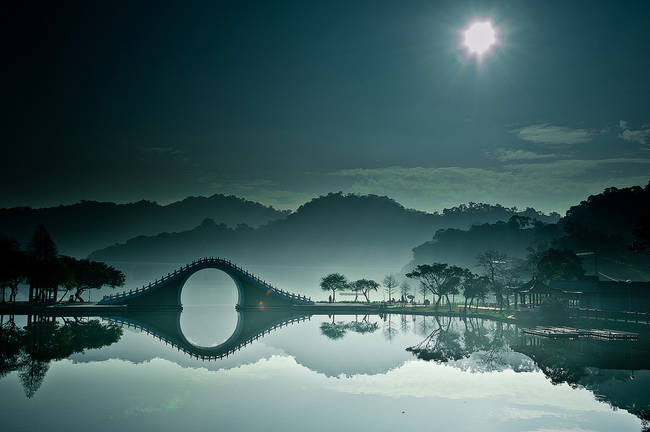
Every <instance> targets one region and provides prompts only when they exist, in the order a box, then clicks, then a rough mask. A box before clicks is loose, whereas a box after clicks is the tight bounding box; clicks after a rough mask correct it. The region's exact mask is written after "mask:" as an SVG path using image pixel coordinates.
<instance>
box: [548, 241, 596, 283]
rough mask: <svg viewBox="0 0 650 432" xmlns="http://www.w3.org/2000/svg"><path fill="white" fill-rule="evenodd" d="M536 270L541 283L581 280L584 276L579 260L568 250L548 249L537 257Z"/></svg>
mask: <svg viewBox="0 0 650 432" xmlns="http://www.w3.org/2000/svg"><path fill="white" fill-rule="evenodd" d="M537 270H538V275H537V277H538V278H539V279H540V280H542V281H549V280H554V279H564V280H570V279H582V277H583V276H584V274H585V270H584V269H583V268H582V262H581V261H580V258H579V257H578V256H577V255H576V254H575V252H573V251H572V250H569V249H562V250H560V249H554V248H550V249H548V250H547V251H546V252H544V253H542V254H541V255H540V256H539V258H538V261H537Z"/></svg>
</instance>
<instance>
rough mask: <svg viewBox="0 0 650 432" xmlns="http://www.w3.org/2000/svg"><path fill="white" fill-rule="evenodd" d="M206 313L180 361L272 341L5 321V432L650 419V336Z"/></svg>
mask: <svg viewBox="0 0 650 432" xmlns="http://www.w3.org/2000/svg"><path fill="white" fill-rule="evenodd" d="M189 292H191V290H190V291H189ZM197 292H200V290H199V291H197ZM183 295H184V296H185V293H184V294H183ZM188 295H189V294H188ZM229 295H230V294H229ZM233 298H234V294H233ZM190 300H192V299H191V298H190V297H188V298H184V303H185V302H187V303H188V304H190V303H192V301H190ZM194 300H195V302H194V303H195V305H194V306H191V305H190V306H186V307H185V309H184V311H183V313H182V314H181V315H180V317H179V318H178V320H177V321H178V322H179V325H178V326H177V327H176V328H177V332H176V336H173V337H177V335H179V334H182V337H183V338H184V340H186V342H187V343H186V344H185V345H183V346H182V347H181V348H185V347H187V346H193V345H197V346H201V347H202V348H201V349H200V350H203V351H202V352H204V353H205V352H212V353H216V355H221V354H223V352H222V351H220V349H225V348H228V347H233V346H237V343H239V342H241V341H242V340H244V339H246V338H247V335H248V334H247V333H246V332H247V331H248V330H250V329H252V330H253V331H255V330H256V329H260V328H262V329H263V330H264V328H267V327H268V328H271V327H273V326H275V327H276V328H275V329H274V330H270V331H269V332H268V333H267V332H266V331H265V330H264V336H263V337H260V338H259V339H257V340H253V341H252V342H250V343H247V344H246V345H245V346H241V347H238V349H237V350H236V351H235V352H233V353H231V354H229V355H228V356H227V357H224V358H221V359H211V360H210V361H204V360H201V359H200V358H199V359H197V358H193V357H191V356H190V354H188V353H186V352H183V351H180V350H179V346H173V345H170V342H172V341H171V339H170V338H172V336H170V335H169V334H167V335H166V336H164V335H163V339H165V337H166V338H167V342H165V341H164V340H159V339H157V338H156V337H154V336H153V335H151V334H147V333H146V332H145V331H143V330H141V328H134V327H127V326H126V325H123V324H119V325H118V324H115V321H113V320H110V319H100V318H78V319H76V320H75V319H74V318H65V319H63V318H57V319H55V320H53V319H49V320H46V319H41V320H40V321H38V320H37V322H32V323H30V324H29V325H28V323H27V317H24V316H17V317H15V321H14V322H15V328H14V329H13V330H12V329H11V328H10V326H9V325H7V322H6V321H7V317H6V316H5V317H4V318H3V320H4V323H5V325H4V327H3V334H2V344H1V345H2V364H1V366H2V377H1V378H0V416H1V418H2V430H6V431H14V430H16V431H20V430H25V431H36V430H66V431H76V430H83V431H88V430H93V431H104V430H105V431H115V430H174V431H178V430H197V431H203V430H208V429H210V430H264V431H267V430H268V431H272V430H278V431H305V430H315V431H320V430H322V431H328V432H331V431H332V430H374V431H395V430H423V429H433V428H435V429H437V430H471V431H476V430H498V431H585V430H594V431H627V430H630V431H639V430H642V429H643V425H642V421H641V419H640V418H641V417H643V416H647V411H646V414H643V411H644V410H647V409H648V408H649V407H650V390H648V389H650V371H649V370H648V369H650V368H649V367H648V366H649V363H650V361H649V356H648V343H647V340H646V339H645V338H642V339H641V340H639V341H637V342H606V341H596V340H579V341H552V340H548V339H539V338H535V337H530V336H527V335H525V334H523V333H522V332H521V330H520V329H518V328H517V327H516V326H514V325H506V324H501V323H497V322H492V321H485V320H477V319H472V320H467V321H463V320H460V319H455V318H454V319H451V318H435V317H422V316H407V315H387V316H377V315H371V316H362V315H357V316H355V315H348V316H342V315H337V316H334V317H330V316H327V315H324V316H311V317H303V318H307V319H306V320H304V321H296V322H294V323H293V324H286V325H282V323H283V321H285V320H291V319H294V320H296V319H298V318H300V317H295V316H293V317H291V316H285V317H284V318H283V317H282V316H275V315H274V316H270V315H268V314H267V315H260V313H259V312H258V313H255V312H253V313H249V314H238V313H237V312H236V311H235V310H234V307H233V304H234V302H232V303H228V304H221V305H217V304H214V303H210V301H211V300H214V299H207V298H204V297H202V296H201V295H200V294H197V297H196V298H195V299H194ZM220 300H223V298H221V299H220ZM199 305H201V306H199ZM251 314H252V315H251ZM262 314H264V313H262ZM170 317H171V318H170ZM136 318H137V319H136ZM129 319H131V320H132V321H138V323H139V324H138V325H141V326H143V327H147V326H149V327H148V328H149V330H151V329H152V328H154V327H155V326H157V325H158V326H161V327H159V329H160V328H166V329H168V330H169V329H171V330H169V332H173V328H175V327H174V325H169V326H167V327H165V325H164V322H168V323H174V322H176V321H174V319H176V318H174V317H173V316H171V315H169V316H167V317H165V316H156V315H153V314H150V316H149V317H142V316H138V317H135V318H134V316H131V317H130V318H129ZM178 329H180V331H178ZM242 329H244V330H242ZM169 332H168V333H169ZM237 332H240V339H241V340H239V341H237V340H233V338H232V337H231V336H232V335H233V333H235V334H237ZM159 336H160V335H159ZM235 339H237V338H236V337H235ZM178 340H179V339H174V341H178ZM224 342H225V344H226V345H228V346H226V347H225V348H224V345H223V343H224ZM220 344H221V345H220ZM233 344H234V345H233ZM210 347H212V348H210ZM219 347H221V348H219ZM210 350H212V351H210Z"/></svg>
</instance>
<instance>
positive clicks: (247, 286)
mask: <svg viewBox="0 0 650 432" xmlns="http://www.w3.org/2000/svg"><path fill="white" fill-rule="evenodd" d="M203 269H217V270H221V271H223V272H224V273H226V274H227V275H228V276H230V277H231V278H232V279H233V281H234V282H235V285H236V286H237V293H238V301H237V306H238V307H240V308H258V309H265V308H267V307H282V306H285V307H286V306H291V305H306V304H314V302H313V301H312V300H311V298H307V297H305V296H301V295H297V294H293V293H290V292H287V291H284V290H281V289H278V288H276V287H274V286H273V285H271V284H270V283H268V282H266V281H265V280H262V279H260V278H259V277H257V276H255V275H254V274H252V273H250V272H249V271H247V270H244V269H243V268H241V267H239V266H238V265H236V264H233V263H232V262H231V261H230V260H227V259H225V258H201V259H198V260H195V261H192V262H191V263H190V264H187V265H184V266H181V267H180V268H178V269H176V270H174V271H173V272H171V273H168V274H167V276H164V277H162V278H160V279H157V280H155V281H153V282H150V283H148V284H146V285H144V286H142V287H140V288H138V289H136V290H129V291H124V292H122V293H119V294H112V295H109V296H104V298H103V299H102V300H101V301H100V302H99V303H98V304H100V305H128V306H129V307H135V308H138V307H144V308H149V307H154V308H156V307H162V308H181V307H182V305H181V291H182V290H183V286H184V285H185V282H187V279H188V278H189V277H190V276H192V275H193V274H194V273H196V272H198V271H199V270H203Z"/></svg>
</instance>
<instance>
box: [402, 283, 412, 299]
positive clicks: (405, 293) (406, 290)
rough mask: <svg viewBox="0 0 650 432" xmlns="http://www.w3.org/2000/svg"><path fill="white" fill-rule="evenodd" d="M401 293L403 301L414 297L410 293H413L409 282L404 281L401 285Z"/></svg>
mask: <svg viewBox="0 0 650 432" xmlns="http://www.w3.org/2000/svg"><path fill="white" fill-rule="evenodd" d="M399 290H400V294H401V295H402V302H405V301H406V299H407V298H409V297H413V296H411V295H410V293H411V286H410V285H409V283H408V282H406V281H402V283H401V285H400V286H399Z"/></svg>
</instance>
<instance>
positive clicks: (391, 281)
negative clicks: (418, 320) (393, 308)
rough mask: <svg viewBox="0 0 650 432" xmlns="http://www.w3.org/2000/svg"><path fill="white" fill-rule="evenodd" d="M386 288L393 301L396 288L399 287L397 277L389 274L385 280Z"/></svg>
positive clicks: (389, 299)
mask: <svg viewBox="0 0 650 432" xmlns="http://www.w3.org/2000/svg"><path fill="white" fill-rule="evenodd" d="M383 284H384V288H386V289H385V291H386V294H387V295H388V301H389V302H390V301H392V299H393V294H394V291H395V288H397V285H398V283H397V278H396V277H395V276H393V275H387V276H386V277H385V278H384V280H383Z"/></svg>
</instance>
